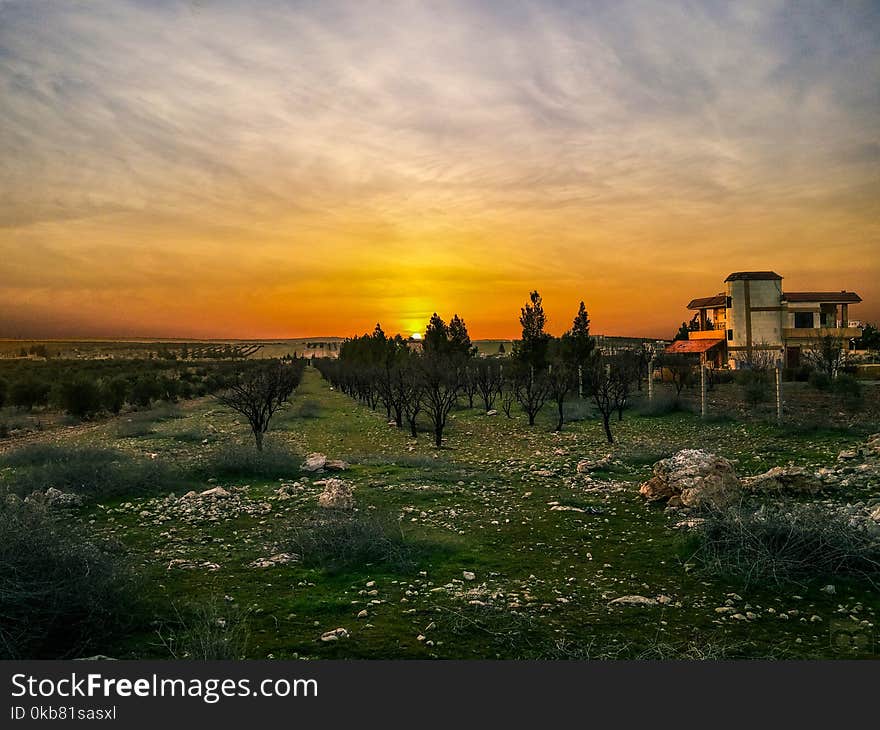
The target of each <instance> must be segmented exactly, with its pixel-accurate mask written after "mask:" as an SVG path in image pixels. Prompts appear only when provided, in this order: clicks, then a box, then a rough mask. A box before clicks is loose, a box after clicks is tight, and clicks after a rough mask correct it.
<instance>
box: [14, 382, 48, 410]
mask: <svg viewBox="0 0 880 730" xmlns="http://www.w3.org/2000/svg"><path fill="white" fill-rule="evenodd" d="M51 389H52V388H51V386H50V385H49V383H47V382H45V381H43V380H37V379H36V378H34V377H32V376H30V375H27V376H25V377H23V378H21V379H19V380H16V381H15V382H14V383H13V384H12V385H11V386H10V388H9V405H12V406H15V407H16V408H21V409H24V410H27V411H30V410H33V408H34V407H35V406H45V405H47V404H48V403H49V391H50V390H51Z"/></svg>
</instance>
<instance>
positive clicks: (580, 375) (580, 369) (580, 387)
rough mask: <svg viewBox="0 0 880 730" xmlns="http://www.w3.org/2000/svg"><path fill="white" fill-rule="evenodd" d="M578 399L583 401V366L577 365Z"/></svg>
mask: <svg viewBox="0 0 880 730" xmlns="http://www.w3.org/2000/svg"><path fill="white" fill-rule="evenodd" d="M578 398H580V399H581V400H583V399H584V366H583V365H578Z"/></svg>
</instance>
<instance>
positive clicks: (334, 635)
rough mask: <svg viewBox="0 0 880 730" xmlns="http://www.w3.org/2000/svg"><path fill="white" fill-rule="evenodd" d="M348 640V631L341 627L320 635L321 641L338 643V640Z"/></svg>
mask: <svg viewBox="0 0 880 730" xmlns="http://www.w3.org/2000/svg"><path fill="white" fill-rule="evenodd" d="M347 638H348V630H347V629H343V628H342V627H340V628H338V629H333V631H327V632H325V633H323V634H321V641H325V642H327V641H339V639H347Z"/></svg>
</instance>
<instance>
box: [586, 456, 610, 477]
mask: <svg viewBox="0 0 880 730" xmlns="http://www.w3.org/2000/svg"><path fill="white" fill-rule="evenodd" d="M611 461H612V457H611V454H607V455H606V456H603V457H602V458H601V459H581V460H580V461H579V462H578V464H577V473H578V474H589V473H590V472H591V471H596V470H598V469H607V468H608V467H609V466H611Z"/></svg>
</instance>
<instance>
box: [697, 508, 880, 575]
mask: <svg viewBox="0 0 880 730" xmlns="http://www.w3.org/2000/svg"><path fill="white" fill-rule="evenodd" d="M694 557H695V558H696V559H698V560H699V561H700V562H702V563H703V565H704V566H705V567H706V568H707V569H709V570H710V571H712V572H714V573H717V574H719V575H723V576H733V577H737V578H740V579H743V580H744V581H745V582H746V583H752V582H761V581H772V582H774V583H783V582H787V581H797V580H806V579H812V578H820V577H823V576H833V575H838V576H840V575H849V576H860V577H867V578H868V579H869V580H872V581H873V578H874V577H876V576H878V575H880V543H878V542H877V540H876V539H875V538H873V537H872V536H871V535H870V533H869V532H868V531H867V530H866V529H864V528H862V527H859V526H857V525H853V524H851V523H850V520H849V519H847V518H846V517H845V516H843V515H841V514H839V513H834V512H829V510H828V509H827V508H823V507H821V506H819V505H790V506H788V507H785V508H783V507H781V506H764V507H761V509H759V510H757V511H750V510H747V509H744V508H732V509H729V510H726V511H719V512H715V513H711V514H708V515H707V516H706V519H705V522H703V524H702V525H701V527H700V531H699V535H698V547H697V550H696V552H695V554H694Z"/></svg>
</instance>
